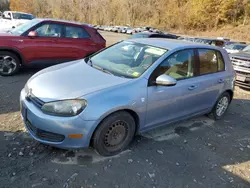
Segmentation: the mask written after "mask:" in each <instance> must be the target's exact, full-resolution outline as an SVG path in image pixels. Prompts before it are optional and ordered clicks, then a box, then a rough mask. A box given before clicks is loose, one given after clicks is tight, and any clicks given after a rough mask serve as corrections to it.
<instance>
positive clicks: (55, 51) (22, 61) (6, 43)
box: [0, 19, 106, 76]
mask: <svg viewBox="0 0 250 188" xmlns="http://www.w3.org/2000/svg"><path fill="white" fill-rule="evenodd" d="M105 46H106V41H105V39H104V38H103V37H102V36H101V35H100V34H99V33H98V32H97V30H96V29H94V28H93V27H90V26H88V25H86V24H80V23H74V22H68V21H60V20H53V19H34V20H32V21H29V22H27V23H24V24H23V25H21V26H19V27H17V28H15V29H13V30H11V31H9V32H8V33H1V34H0V75H2V76H10V75H13V74H15V73H17V72H18V71H19V70H20V67H34V66H36V67H37V66H49V65H55V64H58V63H63V62H68V61H71V60H76V59H82V58H84V57H86V56H88V55H90V54H93V53H95V52H96V51H98V50H100V49H102V48H105Z"/></svg>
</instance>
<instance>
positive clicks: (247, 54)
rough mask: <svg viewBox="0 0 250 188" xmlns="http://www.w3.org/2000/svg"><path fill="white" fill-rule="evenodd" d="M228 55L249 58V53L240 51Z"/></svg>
mask: <svg viewBox="0 0 250 188" xmlns="http://www.w3.org/2000/svg"><path fill="white" fill-rule="evenodd" d="M230 57H236V58H244V59H250V53H249V52H244V51H241V52H239V53H234V54H230Z"/></svg>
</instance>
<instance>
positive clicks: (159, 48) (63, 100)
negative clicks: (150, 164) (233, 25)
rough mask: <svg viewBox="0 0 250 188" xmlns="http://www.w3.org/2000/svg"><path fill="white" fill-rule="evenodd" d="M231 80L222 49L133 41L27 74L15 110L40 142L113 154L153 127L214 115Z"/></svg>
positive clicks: (223, 106) (225, 101) (224, 103)
mask: <svg viewBox="0 0 250 188" xmlns="http://www.w3.org/2000/svg"><path fill="white" fill-rule="evenodd" d="M234 77H235V75H234V69H233V67H232V64H231V61H230V59H229V57H228V54H227V52H226V51H225V50H224V49H222V48H218V47H215V46H209V45H202V44H195V43H188V42H183V41H177V40H166V39H131V40H127V41H121V42H119V43H117V44H115V45H113V46H110V47H109V48H106V49H104V50H102V51H100V52H98V53H96V54H94V55H92V56H90V57H87V58H85V59H83V60H78V61H73V62H69V63H65V64H61V65H56V66H53V67H50V68H47V69H44V70H42V71H40V72H38V73H37V74H35V75H34V76H32V77H31V78H30V79H29V80H28V82H27V84H26V85H25V88H24V89H23V90H22V91H21V96H20V102H21V103H20V104H21V113H22V118H23V120H24V123H25V126H26V128H27V130H28V131H29V133H30V134H31V136H32V137H33V138H34V139H36V140H37V141H39V142H42V143H44V144H49V145H52V146H55V147H60V148H84V147H89V146H92V147H94V148H95V149H96V151H97V152H98V153H99V154H101V155H104V156H108V155H115V154H117V153H119V152H120V151H122V150H124V149H125V148H126V147H128V145H129V144H130V143H131V141H132V140H133V138H134V136H135V134H138V133H141V132H144V131H148V130H150V129H152V128H156V127H159V126H163V125H167V124H169V123H172V122H176V121H180V120H184V119H187V118H191V117H193V116H198V115H203V114H208V115H209V116H210V117H212V118H214V119H215V120H217V119H220V118H221V117H222V116H223V115H224V114H225V112H226V110H227V109H228V106H229V104H230V102H231V100H232V98H233V90H234V81H235V78H234Z"/></svg>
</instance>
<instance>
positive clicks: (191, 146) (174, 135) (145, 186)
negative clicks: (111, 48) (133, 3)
mask: <svg viewBox="0 0 250 188" xmlns="http://www.w3.org/2000/svg"><path fill="white" fill-rule="evenodd" d="M102 34H103V36H104V37H105V38H106V39H107V42H108V44H111V43H114V42H116V41H119V40H122V39H124V38H126V37H127V36H125V35H122V34H114V33H105V32H102ZM36 71H37V70H23V71H22V72H21V73H20V74H18V75H16V76H12V77H0V161H1V163H0V169H1V170H0V187H1V188H9V187H11V188H47V187H51V188H52V187H53V188H94V187H97V188H197V187H204V188H210V187H211V188H217V187H218V188H231V187H235V188H243V187H246V188H247V187H250V125H249V123H250V100H249V99H250V92H248V91H244V90H242V89H239V88H236V90H235V96H234V99H233V101H232V103H231V106H230V108H229V110H228V112H227V113H226V115H225V117H224V118H223V119H222V120H219V121H216V122H215V121H213V120H211V119H209V118H207V117H206V116H202V117H197V118H193V119H190V120H187V121H184V122H181V123H178V124H175V125H170V126H166V127H163V128H158V129H155V130H153V131H150V132H148V133H146V134H143V135H140V136H137V137H136V139H135V141H134V142H133V144H132V145H131V147H130V148H129V149H128V150H126V151H124V152H123V153H121V154H119V155H117V156H114V157H106V158H105V157H101V156H99V155H97V154H96V153H95V152H94V151H93V150H91V149H81V150H73V151H66V150H60V149H55V148H52V147H50V146H45V145H42V144H39V143H38V142H36V141H34V140H33V139H32V138H31V137H30V136H29V135H28V134H27V132H26V131H25V129H24V126H23V123H22V121H21V118H20V112H19V94H20V91H21V89H22V88H23V87H24V85H25V83H26V81H27V80H28V79H29V78H30V77H31V76H32V75H33V74H34V73H35V72H36Z"/></svg>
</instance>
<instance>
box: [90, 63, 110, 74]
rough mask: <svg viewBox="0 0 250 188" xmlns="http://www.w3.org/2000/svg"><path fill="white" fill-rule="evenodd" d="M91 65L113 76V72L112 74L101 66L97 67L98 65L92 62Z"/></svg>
mask: <svg viewBox="0 0 250 188" xmlns="http://www.w3.org/2000/svg"><path fill="white" fill-rule="evenodd" d="M91 62H92V61H91ZM92 67H94V68H96V69H98V70H100V71H102V72H105V73H108V74H110V75H113V76H114V74H113V73H112V72H110V71H109V70H107V69H104V68H102V67H99V66H96V65H93V64H92Z"/></svg>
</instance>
